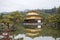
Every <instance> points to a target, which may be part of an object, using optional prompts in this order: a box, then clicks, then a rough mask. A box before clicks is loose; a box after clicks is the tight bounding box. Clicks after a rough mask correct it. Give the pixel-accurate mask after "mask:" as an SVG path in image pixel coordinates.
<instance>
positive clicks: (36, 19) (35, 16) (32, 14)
mask: <svg viewBox="0 0 60 40" xmlns="http://www.w3.org/2000/svg"><path fill="white" fill-rule="evenodd" d="M23 25H24V28H25V32H26V35H28V36H32V37H33V36H36V35H38V34H39V32H40V31H41V25H42V17H41V16H40V15H39V13H38V12H36V11H29V12H27V13H26V16H25V17H24V22H23Z"/></svg>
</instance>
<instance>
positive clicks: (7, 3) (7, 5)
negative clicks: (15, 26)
mask: <svg viewBox="0 0 60 40" xmlns="http://www.w3.org/2000/svg"><path fill="white" fill-rule="evenodd" d="M55 6H56V7H59V6H60V0H0V12H11V11H16V10H25V9H51V8H53V7H55Z"/></svg>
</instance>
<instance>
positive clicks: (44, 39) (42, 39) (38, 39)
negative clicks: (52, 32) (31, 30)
mask: <svg viewBox="0 0 60 40" xmlns="http://www.w3.org/2000/svg"><path fill="white" fill-rule="evenodd" d="M20 38H23V40H60V38H53V37H52V36H39V37H35V38H30V37H27V36H26V35H25V34H18V35H16V36H15V37H14V39H15V40H17V39H20Z"/></svg>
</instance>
